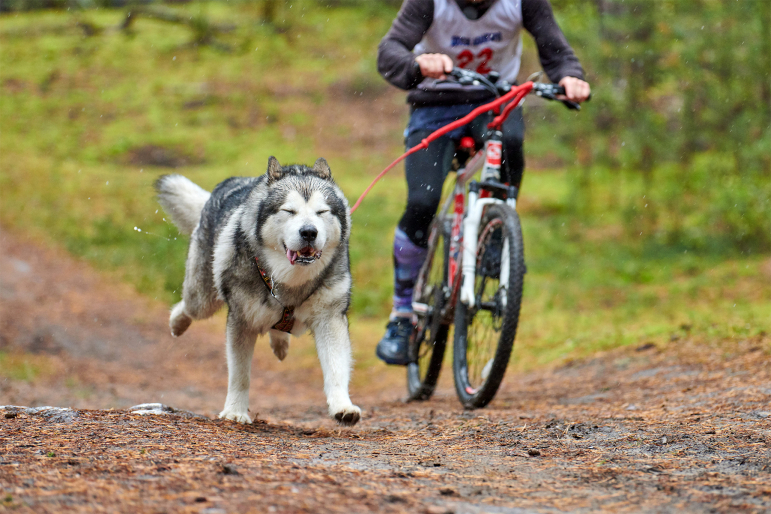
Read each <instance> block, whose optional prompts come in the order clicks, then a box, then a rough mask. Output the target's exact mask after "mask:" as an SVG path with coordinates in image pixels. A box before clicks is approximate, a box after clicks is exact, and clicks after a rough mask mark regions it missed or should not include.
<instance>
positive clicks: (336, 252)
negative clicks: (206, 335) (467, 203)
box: [155, 157, 361, 425]
mask: <svg viewBox="0 0 771 514" xmlns="http://www.w3.org/2000/svg"><path fill="white" fill-rule="evenodd" d="M155 187H156V190H157V191H158V201H159V202H160V204H161V205H162V206H163V208H164V210H165V211H166V212H167V213H168V214H169V216H170V217H171V219H172V220H173V221H174V223H175V224H176V225H177V227H178V228H179V230H180V232H182V233H185V234H189V235H190V247H189V249H188V255H187V264H186V269H185V282H184V285H183V291H182V301H181V302H179V303H178V304H177V305H175V306H174V308H173V309H172V311H171V319H170V320H169V325H170V326H171V333H172V335H174V336H175V337H177V336H180V335H182V334H183V333H184V332H185V330H187V328H188V327H189V326H190V324H191V323H192V321H193V320H194V319H204V318H208V317H209V316H211V315H212V314H214V313H215V312H216V311H217V310H218V309H219V308H220V307H221V306H222V305H223V303H224V304H227V306H228V322H227V362H228V394H227V399H226V400H225V408H224V409H223V411H222V412H221V413H220V417H221V418H226V419H232V420H235V421H238V422H241V423H251V418H250V417H249V414H248V412H247V411H248V408H249V380H250V376H249V375H250V371H251V360H252V355H253V352H254V343H255V339H256V338H257V336H258V335H260V334H264V333H265V332H269V333H270V345H271V347H272V348H273V352H274V353H275V355H276V356H277V357H278V358H279V359H281V360H283V359H284V358H285V357H286V355H287V351H288V349H289V339H290V337H289V334H288V333H285V332H280V331H277V330H274V329H272V328H271V327H272V326H273V325H274V324H275V323H276V322H278V321H279V319H281V315H282V313H283V306H294V307H295V309H294V316H295V323H294V327H293V328H292V334H293V335H295V336H296V335H299V334H302V333H303V332H305V331H306V330H308V329H309V330H310V331H311V332H312V333H313V336H314V338H315V340H316V350H317V352H318V356H319V361H320V363H321V369H322V371H323V373H324V392H325V393H326V396H327V404H328V406H329V414H330V415H331V416H332V417H334V418H335V419H336V420H337V421H338V422H339V423H341V424H343V425H354V424H355V423H356V422H357V421H358V420H359V417H360V416H361V411H360V409H359V408H358V407H356V406H355V405H353V404H352V403H351V400H350V398H349V396H348V382H349V379H350V370H351V343H350V338H349V335H348V318H347V311H348V306H349V304H350V295H351V273H350V265H349V260H348V238H349V235H350V229H351V217H350V209H349V207H348V202H347V201H346V199H345V197H344V196H343V193H342V192H341V191H340V189H339V188H338V187H337V185H336V184H335V183H334V181H333V180H332V175H331V172H330V169H329V166H328V165H327V162H326V161H325V160H324V159H319V160H317V161H316V163H315V165H314V166H313V167H308V166H301V165H293V166H284V167H282V166H281V165H280V164H279V163H278V161H277V160H276V159H275V158H274V157H271V158H270V159H269V160H268V171H267V172H266V173H265V175H262V176H260V177H256V178H255V177H233V178H230V179H227V180H225V181H224V182H222V183H220V184H219V185H217V187H216V188H214V191H212V193H211V194H209V193H208V192H206V191H205V190H203V189H201V188H200V187H198V186H197V185H195V184H193V183H192V182H191V181H189V180H188V179H186V178H185V177H182V176H180V175H166V176H162V177H160V178H159V179H158V181H157V182H156V185H155ZM257 262H259V266H260V267H261V268H262V269H263V270H264V271H265V272H267V274H268V276H270V277H271V278H272V281H273V294H274V295H275V296H273V295H271V292H270V291H269V290H268V288H267V287H266V285H265V283H264V282H263V281H262V278H261V277H260V274H259V272H258V267H257V266H258V264H257Z"/></svg>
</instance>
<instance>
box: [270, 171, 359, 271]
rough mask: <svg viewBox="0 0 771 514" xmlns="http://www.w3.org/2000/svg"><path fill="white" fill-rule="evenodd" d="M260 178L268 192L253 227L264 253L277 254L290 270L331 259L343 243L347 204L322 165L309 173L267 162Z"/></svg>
mask: <svg viewBox="0 0 771 514" xmlns="http://www.w3.org/2000/svg"><path fill="white" fill-rule="evenodd" d="M266 176H267V179H266V181H267V182H266V183H267V187H268V191H267V196H266V198H265V200H264V201H263V204H262V207H261V209H260V213H259V224H258V225H259V229H258V230H259V234H258V238H259V240H260V243H261V244H262V246H263V247H264V248H265V249H266V251H270V250H272V251H273V252H282V253H283V254H284V255H285V257H286V260H287V261H288V262H289V264H291V265H293V266H294V265H301V266H313V265H316V261H319V260H321V259H322V256H324V255H327V254H328V255H329V257H331V254H334V252H335V251H336V249H337V247H338V246H340V243H341V242H343V241H347V239H348V236H349V231H350V225H351V223H350V213H349V209H348V202H347V201H346V199H345V197H344V196H343V194H342V192H341V191H340V189H339V188H338V187H337V185H336V184H335V182H334V181H333V180H332V172H331V171H330V169H329V165H328V164H327V161H326V160H324V159H323V158H319V159H318V160H317V161H316V163H315V164H314V165H313V167H308V166H303V165H292V166H281V165H280V164H279V162H278V160H277V159H276V158H275V157H271V158H270V159H269V160H268V170H267V172H266ZM274 257H275V255H274ZM324 260H327V259H324Z"/></svg>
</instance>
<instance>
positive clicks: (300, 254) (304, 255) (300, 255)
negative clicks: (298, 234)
mask: <svg viewBox="0 0 771 514" xmlns="http://www.w3.org/2000/svg"><path fill="white" fill-rule="evenodd" d="M285 248H286V247H285ZM286 258H287V259H289V264H291V265H293V266H294V265H295V264H303V265H306V264H311V263H312V262H314V261H315V260H317V259H320V258H321V250H316V249H315V248H313V247H311V246H306V247H305V248H301V249H299V250H297V251H295V250H288V249H287V251H286Z"/></svg>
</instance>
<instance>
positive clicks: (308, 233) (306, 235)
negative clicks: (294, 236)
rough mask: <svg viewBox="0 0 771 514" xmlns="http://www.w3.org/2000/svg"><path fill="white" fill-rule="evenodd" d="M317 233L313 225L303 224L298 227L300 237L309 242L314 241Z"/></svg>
mask: <svg viewBox="0 0 771 514" xmlns="http://www.w3.org/2000/svg"><path fill="white" fill-rule="evenodd" d="M317 235H319V231H318V230H317V229H316V227H314V226H313V225H305V226H304V227H302V228H301V229H300V237H302V238H303V239H304V240H306V241H308V242H309V243H310V242H312V241H315V240H316V236H317Z"/></svg>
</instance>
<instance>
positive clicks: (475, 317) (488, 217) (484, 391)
mask: <svg viewBox="0 0 771 514" xmlns="http://www.w3.org/2000/svg"><path fill="white" fill-rule="evenodd" d="M479 233H480V235H479V241H478V243H477V253H476V280H475V284H474V293H475V302H474V303H475V305H474V307H473V308H469V307H468V306H467V305H464V304H463V302H460V301H459V302H458V304H457V306H456V308H455V341H454V356H453V375H454V378H455V390H456V392H457V393H458V398H459V399H460V401H461V403H462V404H463V405H464V406H465V407H466V408H469V409H476V408H481V407H484V406H485V405H487V404H488V403H490V401H491V400H492V399H493V397H494V396H495V393H496V392H498V388H499V387H500V385H501V381H502V380H503V375H504V374H505V373H506V366H507V365H508V363H509V357H510V356H511V349H512V347H513V346H514V338H515V337H516V333H517V324H518V322H519V310H520V305H521V302H522V286H523V283H524V275H525V257H524V248H523V241H522V230H521V227H520V224H519V216H518V215H517V212H516V211H515V210H514V209H512V208H511V207H509V206H508V205H492V206H490V207H489V209H488V210H487V212H486V214H485V216H484V217H483V219H482V223H481V229H480V232H479Z"/></svg>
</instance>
